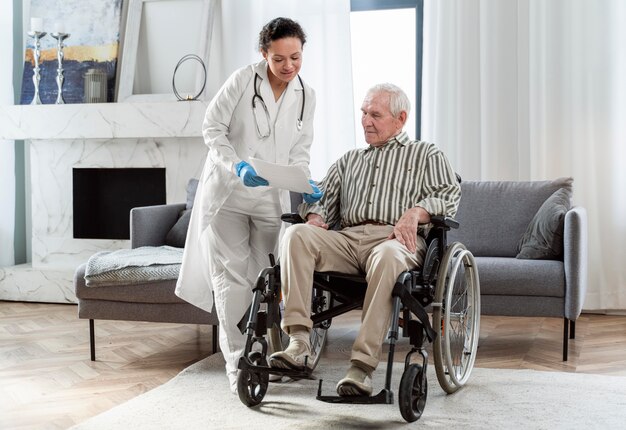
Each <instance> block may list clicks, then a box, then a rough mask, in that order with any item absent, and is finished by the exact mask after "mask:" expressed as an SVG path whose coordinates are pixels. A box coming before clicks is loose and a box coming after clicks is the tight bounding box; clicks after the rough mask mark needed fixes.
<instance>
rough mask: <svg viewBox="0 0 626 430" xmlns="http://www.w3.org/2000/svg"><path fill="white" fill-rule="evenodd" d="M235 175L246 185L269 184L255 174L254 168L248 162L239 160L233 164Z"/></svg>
mask: <svg viewBox="0 0 626 430" xmlns="http://www.w3.org/2000/svg"><path fill="white" fill-rule="evenodd" d="M235 170H236V172H237V176H239V177H240V178H241V180H242V181H243V184H244V185H245V186H246V187H259V186H261V185H269V182H267V180H265V179H264V178H262V177H260V176H258V175H257V174H256V170H254V167H252V166H251V165H250V164H249V163H246V162H245V161H240V162H239V163H237V164H235Z"/></svg>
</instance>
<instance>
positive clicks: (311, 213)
mask: <svg viewBox="0 0 626 430" xmlns="http://www.w3.org/2000/svg"><path fill="white" fill-rule="evenodd" d="M409 110H410V103H409V100H408V98H407V96H406V94H405V93H404V92H403V91H402V90H401V89H400V88H398V87H397V86H395V85H392V84H380V85H376V86H374V87H373V88H371V89H370V90H369V91H368V93H367V95H366V97H365V100H364V101H363V105H362V106H361V111H362V117H361V123H362V125H363V131H364V133H365V141H366V142H367V143H368V147H367V148H364V149H354V150H351V151H349V152H347V153H346V154H345V155H344V156H342V157H341V158H340V159H339V160H338V161H337V162H335V163H334V164H333V165H332V166H331V167H330V169H329V171H328V173H327V175H326V177H325V178H324V180H323V181H322V182H321V183H320V188H321V189H322V190H323V192H324V196H323V197H322V199H321V200H320V201H319V202H317V203H314V204H306V203H304V204H302V205H301V206H300V207H299V212H300V215H301V216H302V217H303V218H304V219H305V220H306V223H305V224H298V225H294V226H291V227H290V228H289V229H287V231H286V233H285V236H284V238H283V243H282V250H281V253H280V260H281V284H282V290H283V300H284V304H285V312H284V318H283V320H282V329H283V330H284V331H285V332H286V333H288V334H289V346H288V347H287V349H285V350H284V351H281V352H277V353H274V354H272V355H271V357H270V366H272V367H277V368H289V369H296V370H302V369H304V363H305V357H306V356H309V355H310V354H311V346H310V342H309V331H310V330H311V328H312V321H311V319H310V310H311V290H312V286H313V272H314V271H319V272H341V273H346V274H358V273H365V277H366V280H367V284H368V287H367V292H366V294H365V300H364V303H363V314H362V317H361V327H360V330H359V333H358V335H357V337H356V340H355V341H354V344H353V346H352V354H351V360H350V361H351V365H350V368H349V369H348V372H347V375H346V377H345V378H343V379H342V380H341V381H339V383H338V384H337V393H338V394H339V395H341V396H355V395H370V394H371V393H372V384H371V375H372V372H373V371H374V370H375V369H376V367H377V366H378V363H379V361H380V354H381V349H382V344H383V341H384V339H385V336H386V334H387V331H388V329H389V324H390V319H391V313H392V296H391V291H392V289H393V285H394V283H395V281H396V279H397V277H398V276H399V275H400V273H402V272H403V271H405V270H410V269H414V268H416V267H419V266H420V265H421V264H422V262H423V259H424V254H425V252H426V244H425V240H424V237H423V233H424V232H423V231H422V230H421V229H420V231H419V233H418V224H428V223H429V221H430V216H431V215H448V216H454V214H455V213H456V210H457V207H458V203H459V200H460V197H461V190H460V187H459V184H458V181H457V179H456V175H455V173H454V171H453V169H452V168H451V167H450V164H449V163H448V160H447V159H446V157H445V155H444V154H443V153H442V152H441V151H440V150H439V149H438V148H437V147H436V146H435V145H433V144H431V143H426V142H421V141H413V140H411V139H409V137H408V136H407V134H406V133H405V132H403V131H402V129H403V127H404V124H405V123H406V120H407V117H408V115H409ZM336 224H339V226H340V229H339V230H329V229H328V227H329V226H334V225H336ZM312 361H313V360H312V359H311V358H309V362H312Z"/></svg>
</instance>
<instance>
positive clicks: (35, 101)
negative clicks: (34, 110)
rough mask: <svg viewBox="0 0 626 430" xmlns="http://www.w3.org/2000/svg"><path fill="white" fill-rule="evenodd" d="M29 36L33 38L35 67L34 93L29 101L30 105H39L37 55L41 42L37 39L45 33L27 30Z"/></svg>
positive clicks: (38, 55) (38, 54)
mask: <svg viewBox="0 0 626 430" xmlns="http://www.w3.org/2000/svg"><path fill="white" fill-rule="evenodd" d="M27 34H28V35H29V36H30V37H32V38H33V39H34V40H35V43H34V46H35V49H34V55H33V57H34V59H35V67H34V68H33V84H35V95H34V96H33V101H32V102H30V104H31V105H40V104H41V99H40V98H39V81H40V80H41V74H40V71H41V69H40V68H39V57H40V56H41V49H40V48H41V44H40V43H39V41H40V40H41V38H42V37H44V36H45V35H46V32H45V31H29V32H28V33H27Z"/></svg>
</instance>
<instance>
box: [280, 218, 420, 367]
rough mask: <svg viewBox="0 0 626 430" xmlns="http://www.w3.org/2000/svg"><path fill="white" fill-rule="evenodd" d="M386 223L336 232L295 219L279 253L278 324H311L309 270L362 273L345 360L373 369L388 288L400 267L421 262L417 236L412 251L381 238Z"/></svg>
mask: <svg viewBox="0 0 626 430" xmlns="http://www.w3.org/2000/svg"><path fill="white" fill-rule="evenodd" d="M392 231H393V227H392V226H387V225H383V226H379V225H363V226H357V227H349V228H346V229H343V230H341V231H333V230H325V229H323V228H321V227H316V226H312V225H308V224H297V225H293V226H291V227H289V228H288V229H287V231H286V232H285V236H284V238H283V242H282V249H281V253H280V266H281V284H282V290H283V300H284V303H285V313H284V318H283V321H282V328H283V330H285V331H286V332H289V329H288V327H290V326H294V325H303V326H305V327H308V328H311V327H312V326H313V322H312V321H311V318H310V314H311V295H312V289H313V272H314V271H318V272H340V273H345V274H358V273H363V272H365V274H366V275H365V278H366V280H367V284H368V286H367V292H366V294H365V300H364V302H363V313H362V316H361V328H360V330H359V333H358V335H357V338H356V340H355V341H354V344H353V346H352V355H351V360H352V361H354V360H358V361H360V362H363V363H365V364H367V365H368V366H371V367H372V368H373V369H375V368H376V367H377V366H378V362H379V361H380V353H381V350H382V344H383V341H384V339H385V336H386V334H387V331H388V329H389V324H390V320H391V312H392V297H391V291H392V289H393V286H394V284H395V282H396V279H397V278H398V276H399V275H400V273H402V272H403V271H405V270H410V269H414V268H416V267H418V266H420V265H421V264H422V261H423V260H424V254H425V250H426V244H425V241H424V239H423V238H422V237H421V236H418V241H417V252H416V253H415V254H413V253H411V252H409V250H408V249H407V248H406V247H405V246H404V245H402V244H401V243H400V242H398V241H397V240H395V239H393V240H387V237H388V236H389V235H390V234H391V232H392Z"/></svg>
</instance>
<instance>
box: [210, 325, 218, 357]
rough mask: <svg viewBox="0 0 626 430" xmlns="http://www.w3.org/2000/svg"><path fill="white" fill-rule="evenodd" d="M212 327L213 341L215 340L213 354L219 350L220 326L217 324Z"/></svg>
mask: <svg viewBox="0 0 626 430" xmlns="http://www.w3.org/2000/svg"><path fill="white" fill-rule="evenodd" d="M212 327H213V328H212V329H211V334H212V339H211V341H212V342H213V354H215V353H216V352H217V344H218V334H219V326H218V325H217V324H216V325H214V326H212Z"/></svg>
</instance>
